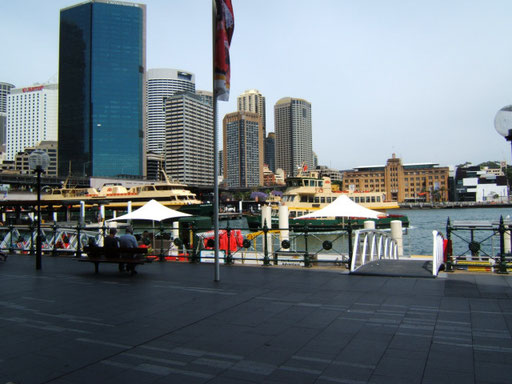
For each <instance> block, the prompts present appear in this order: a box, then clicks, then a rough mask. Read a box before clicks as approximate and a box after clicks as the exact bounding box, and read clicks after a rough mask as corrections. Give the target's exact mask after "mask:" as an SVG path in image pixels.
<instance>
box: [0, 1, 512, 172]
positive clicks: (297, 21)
mask: <svg viewBox="0 0 512 384" xmlns="http://www.w3.org/2000/svg"><path fill="white" fill-rule="evenodd" d="M79 2H80V1H72V0H46V1H40V0H18V1H6V0H4V1H1V2H0V14H1V15H2V23H0V47H1V51H2V57H1V60H0V81H1V82H8V83H11V84H14V85H15V86H17V87H25V86H30V85H32V84H34V83H45V82H57V81H58V77H57V74H58V39H59V12H60V9H62V8H65V7H68V6H72V5H75V4H77V3H79ZM140 2H141V3H144V4H146V5H147V68H148V69H149V68H177V69H182V70H186V71H189V72H192V73H194V74H195V77H196V89H198V90H199V89H201V90H211V88H212V85H211V84H212V80H211V78H212V70H211V67H212V64H211V58H212V48H211V31H212V27H211V1H209V0H188V1H183V0H147V1H140ZM233 8H234V13H235V31H234V35H233V40H232V43H231V50H230V58H231V92H230V99H229V101H228V102H222V101H219V102H218V105H219V110H218V121H219V123H218V126H219V132H220V131H221V129H220V127H221V126H222V125H221V124H222V119H223V117H224V115H225V114H226V113H230V112H234V111H236V98H237V96H238V95H240V94H241V93H243V92H244V91H245V90H248V89H258V90H259V91H260V92H261V93H262V94H263V96H265V98H266V110H267V121H266V124H267V132H271V131H273V130H274V115H273V110H274V105H275V103H276V102H277V101H278V100H279V99H281V98H282V97H296V98H302V99H306V100H307V101H309V102H310V103H311V104H312V125H313V150H314V151H315V153H316V154H317V156H318V159H319V163H320V164H321V165H326V166H328V167H331V168H335V169H341V170H343V169H351V168H354V167H357V166H362V165H383V164H385V162H386V160H387V159H388V158H390V157H391V156H392V154H393V153H396V156H397V157H400V158H401V159H402V161H403V162H404V163H406V164H410V163H424V162H434V163H438V164H440V165H441V166H450V165H456V164H462V163H464V162H466V161H468V162H471V163H473V164H479V163H481V162H484V161H489V160H490V161H507V162H508V163H512V159H511V157H512V155H511V146H510V143H508V142H507V141H506V140H505V139H504V138H503V137H502V136H500V135H499V134H498V133H497V132H496V130H495V128H494V117H495V115H496V113H497V112H498V111H499V110H500V109H501V108H502V107H504V106H506V105H510V104H512V49H511V47H510V36H512V23H511V22H510V15H511V14H512V1H509V0H450V1H443V0H428V1H421V0H416V1H412V0H400V1H399V0H316V1H314V2H312V1H309V0H259V1H250V0H233ZM219 135H220V134H219Z"/></svg>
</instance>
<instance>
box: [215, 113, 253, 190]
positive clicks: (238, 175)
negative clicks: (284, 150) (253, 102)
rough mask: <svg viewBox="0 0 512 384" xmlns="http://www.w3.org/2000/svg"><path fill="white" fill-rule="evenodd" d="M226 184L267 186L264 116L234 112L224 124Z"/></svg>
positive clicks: (234, 185)
mask: <svg viewBox="0 0 512 384" xmlns="http://www.w3.org/2000/svg"><path fill="white" fill-rule="evenodd" d="M223 137H224V139H223V142H224V145H223V151H222V152H223V157H224V159H223V162H222V163H223V165H224V173H223V174H224V182H225V183H226V185H227V186H228V187H257V186H260V185H263V129H262V122H261V116H260V115H259V114H257V113H252V112H240V111H239V112H233V113H228V114H227V115H226V116H225V117H224V123H223Z"/></svg>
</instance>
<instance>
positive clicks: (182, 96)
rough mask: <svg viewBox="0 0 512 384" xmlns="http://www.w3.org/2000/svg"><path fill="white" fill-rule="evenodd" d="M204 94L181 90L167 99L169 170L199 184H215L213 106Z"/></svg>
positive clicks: (169, 172)
mask: <svg viewBox="0 0 512 384" xmlns="http://www.w3.org/2000/svg"><path fill="white" fill-rule="evenodd" d="M204 96H205V95H204V93H202V95H197V94H195V93H191V92H178V93H176V94H175V95H173V96H170V97H168V98H167V99H166V102H165V130H166V138H165V171H166V173H167V174H168V175H169V176H170V177H171V178H172V179H175V180H179V181H181V182H183V183H185V184H189V185H196V186H201V185H203V186H211V185H213V173H214V172H213V107H212V105H211V103H210V102H209V101H208V100H209V99H208V97H204ZM210 98H211V93H210Z"/></svg>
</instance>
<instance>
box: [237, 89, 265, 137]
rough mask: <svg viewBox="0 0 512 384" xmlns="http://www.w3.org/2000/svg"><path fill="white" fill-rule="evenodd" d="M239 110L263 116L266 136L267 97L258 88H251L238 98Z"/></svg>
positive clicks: (263, 127)
mask: <svg viewBox="0 0 512 384" xmlns="http://www.w3.org/2000/svg"><path fill="white" fill-rule="evenodd" d="M237 105H238V111H239V112H242V111H245V112H253V113H257V114H258V115H260V116H261V123H262V129H263V137H265V136H266V132H267V129H266V118H267V116H266V112H265V97H264V96H263V95H262V94H261V93H260V91H258V90H257V89H249V90H247V91H245V92H244V93H242V94H241V95H240V96H238V98H237Z"/></svg>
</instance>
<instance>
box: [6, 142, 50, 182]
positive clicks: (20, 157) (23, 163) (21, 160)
mask: <svg viewBox="0 0 512 384" xmlns="http://www.w3.org/2000/svg"><path fill="white" fill-rule="evenodd" d="M35 150H40V151H44V152H46V154H47V155H48V158H49V160H50V161H49V162H48V168H46V171H45V172H44V174H45V175H46V176H51V177H57V142H56V141H41V142H40V143H39V144H38V145H36V146H35V147H27V148H25V149H24V150H23V152H18V153H17V154H16V156H15V157H14V162H15V164H16V165H15V166H16V171H18V172H19V173H21V174H30V173H32V172H33V171H32V170H31V169H30V163H29V158H30V155H31V154H32V152H34V151H35Z"/></svg>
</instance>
